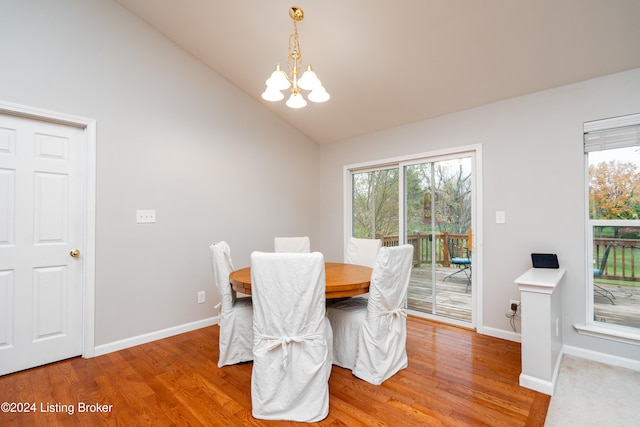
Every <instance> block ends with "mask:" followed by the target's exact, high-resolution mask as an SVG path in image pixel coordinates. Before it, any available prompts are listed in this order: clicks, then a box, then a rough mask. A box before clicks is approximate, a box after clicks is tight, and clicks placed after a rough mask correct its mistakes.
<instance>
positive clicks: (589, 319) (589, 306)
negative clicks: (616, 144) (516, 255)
mask: <svg viewBox="0 0 640 427" xmlns="http://www.w3.org/2000/svg"><path fill="white" fill-rule="evenodd" d="M636 125H640V114H632V115H628V116H621V117H613V118H609V119H603V120H595V121H591V122H585V123H584V133H588V132H597V131H602V130H607V129H613V128H619V127H625V126H636ZM584 192H585V193H584V194H585V219H586V221H585V226H586V230H585V238H586V240H585V248H586V250H585V260H586V261H587V262H586V263H585V264H586V269H585V277H586V278H587V284H588V285H589V286H588V289H587V292H586V296H585V299H586V303H585V306H586V313H585V323H584V324H579V323H576V324H574V325H573V328H574V329H575V330H576V332H578V333H579V334H581V335H586V336H591V337H596V338H602V339H607V340H610V341H616V342H622V343H626V344H633V345H640V328H632V327H627V326H622V325H613V324H607V323H604V322H596V321H595V320H593V314H594V306H593V284H594V280H593V266H592V263H591V261H590V260H593V227H594V226H596V225H604V224H606V225H635V226H639V225H640V221H634V220H620V221H618V220H610V221H599V220H591V219H589V162H588V158H587V156H586V155H585V157H584Z"/></svg>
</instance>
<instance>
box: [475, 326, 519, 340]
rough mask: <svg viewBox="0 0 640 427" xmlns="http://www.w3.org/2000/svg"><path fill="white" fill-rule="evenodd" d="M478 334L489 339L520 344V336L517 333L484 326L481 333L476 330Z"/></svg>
mask: <svg viewBox="0 0 640 427" xmlns="http://www.w3.org/2000/svg"><path fill="white" fill-rule="evenodd" d="M478 333H481V334H482V335H489V336H490V337H496V338H502V339H503V340H507V341H514V342H522V336H521V335H520V334H519V333H517V332H509V331H505V330H504V329H496V328H488V327H486V326H485V327H483V328H482V332H481V331H480V330H478Z"/></svg>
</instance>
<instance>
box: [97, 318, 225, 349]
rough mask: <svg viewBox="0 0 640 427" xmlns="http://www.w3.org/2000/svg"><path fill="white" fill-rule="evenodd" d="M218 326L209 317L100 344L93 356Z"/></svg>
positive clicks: (215, 320) (213, 319)
mask: <svg viewBox="0 0 640 427" xmlns="http://www.w3.org/2000/svg"><path fill="white" fill-rule="evenodd" d="M217 324H218V316H214V317H209V318H208V319H202V320H198V321H196V322H191V323H185V324H183V325H178V326H173V327H171V328H167V329H162V330H160V331H155V332H150V333H148V334H143V335H138V336H136V337H131V338H126V339H123V340H119V341H114V342H111V343H108V344H101V345H98V346H96V347H95V351H94V354H93V356H101V355H103V354H107V353H112V352H114V351H118V350H123V349H125V348H129V347H135V346H137V345H140V344H146V343H148V342H151V341H156V340H160V339H163V338H167V337H171V336H174V335H178V334H183V333H185V332H189V331H195V330H196V329H200V328H205V327H207V326H211V325H217Z"/></svg>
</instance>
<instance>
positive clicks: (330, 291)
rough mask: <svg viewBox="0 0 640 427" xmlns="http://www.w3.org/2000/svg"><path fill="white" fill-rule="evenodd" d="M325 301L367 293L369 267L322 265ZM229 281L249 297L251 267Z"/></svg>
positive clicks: (370, 270)
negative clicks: (324, 280) (324, 281)
mask: <svg viewBox="0 0 640 427" xmlns="http://www.w3.org/2000/svg"><path fill="white" fill-rule="evenodd" d="M324 271H325V279H326V284H327V285H326V286H327V287H326V290H325V297H326V298H327V299H332V298H343V297H352V296H355V295H360V294H366V293H367V292H369V284H370V282H371V272H372V271H373V269H372V268H370V267H365V266H363V265H355V264H343V263H340V262H326V263H325V264H324ZM229 281H230V282H231V287H232V288H233V290H234V291H236V292H240V293H243V294H247V295H251V267H245V268H241V269H240V270H236V271H233V272H232V273H231V274H230V275H229Z"/></svg>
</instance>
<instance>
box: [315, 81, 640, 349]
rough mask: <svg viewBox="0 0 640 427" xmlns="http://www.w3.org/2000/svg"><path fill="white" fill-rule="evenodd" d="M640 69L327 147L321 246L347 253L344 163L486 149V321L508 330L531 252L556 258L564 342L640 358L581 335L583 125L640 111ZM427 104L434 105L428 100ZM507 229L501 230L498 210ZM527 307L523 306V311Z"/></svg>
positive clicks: (323, 153) (490, 327)
mask: <svg viewBox="0 0 640 427" xmlns="http://www.w3.org/2000/svg"><path fill="white" fill-rule="evenodd" d="M639 95H640V69H638V70H633V71H630V72H626V73H621V74H617V75H611V76H607V77H604V78H600V79H595V80H591V81H587V82H583V83H579V84H574V85H570V86H566V87H561V88H557V89H553V90H548V91H544V92H540V93H535V94H532V95H528V96H523V97H520V98H515V99H511V100H507V101H504V102H498V103H495V104H491V105H486V106H484V107H481V108H475V109H472V110H468V111H463V112H460V113H456V114H451V115H448V116H444V117H440V118H437V119H434V120H428V121H423V122H419V123H414V124H410V125H407V126H402V127H398V128H395V129H387V130H385V131H382V132H377V133H373V134H369V135H363V136H360V137H356V138H352V139H348V140H343V141H340V142H337V143H334V144H331V145H326V146H321V148H320V154H321V177H320V180H321V182H322V183H323V186H322V189H321V206H322V208H323V215H322V222H321V228H322V229H323V230H324V233H323V235H322V240H321V241H320V244H321V245H322V246H323V249H324V251H325V255H327V256H329V257H331V256H333V257H335V258H340V257H341V256H342V250H343V247H342V242H343V238H342V236H343V218H342V214H343V182H342V168H343V167H344V166H345V165H349V164H354V163H361V162H367V161H373V160H377V159H384V158H391V157H398V156H406V155H409V154H415V153H425V152H429V151H435V150H439V149H443V148H452V147H460V146H466V145H472V144H482V150H483V151H482V155H483V166H482V167H483V177H482V179H483V200H482V203H483V212H482V217H483V223H482V226H483V235H484V241H483V242H477V241H476V242H475V243H478V244H479V243H482V244H483V249H484V252H483V254H484V266H483V267H484V268H483V272H484V277H483V278H482V279H483V284H484V306H483V307H482V308H483V310H482V311H483V313H484V317H483V319H480V324H481V325H482V326H483V327H484V328H486V329H487V330H495V331H500V330H502V331H505V332H506V333H509V332H511V328H510V325H509V319H507V318H506V317H505V313H506V312H507V311H508V307H509V305H508V304H509V300H510V299H519V292H518V288H517V286H516V285H515V284H514V283H513V281H514V279H515V278H516V277H518V276H519V275H520V274H521V273H523V272H524V271H526V270H527V269H528V268H530V267H531V261H530V253H531V252H553V253H557V254H558V258H559V260H560V262H561V264H562V266H564V267H565V268H566V269H567V274H566V276H565V279H564V280H563V285H564V289H563V290H562V291H563V293H564V294H563V296H564V306H563V311H564V316H565V318H564V322H563V328H564V330H563V335H564V342H565V344H567V345H571V346H576V347H580V348H584V349H589V350H593V351H599V352H604V353H610V354H613V355H618V356H620V357H626V358H630V359H635V360H638V359H639V357H640V356H639V355H640V352H638V347H636V346H631V345H625V344H620V343H614V342H611V341H604V340H600V339H596V338H590V337H585V336H580V335H578V334H577V333H576V332H575V331H574V330H573V328H572V325H573V324H574V323H584V322H585V320H586V312H585V311H586V310H585V304H586V298H587V295H586V294H585V292H586V291H585V283H586V276H585V274H586V272H587V271H591V270H590V269H591V266H590V265H589V266H587V265H586V262H585V235H584V233H585V220H584V209H585V206H584V204H585V201H584V157H583V151H582V124H583V122H585V121H590V120H596V119H602V118H607V117H614V116H620V115H625V114H634V113H638V112H640V96H639ZM425 102H428V100H426V101H425ZM498 210H501V211H505V212H506V219H507V221H506V223H505V224H496V223H495V212H496V211H498ZM525 309H526V308H525Z"/></svg>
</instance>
